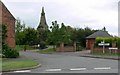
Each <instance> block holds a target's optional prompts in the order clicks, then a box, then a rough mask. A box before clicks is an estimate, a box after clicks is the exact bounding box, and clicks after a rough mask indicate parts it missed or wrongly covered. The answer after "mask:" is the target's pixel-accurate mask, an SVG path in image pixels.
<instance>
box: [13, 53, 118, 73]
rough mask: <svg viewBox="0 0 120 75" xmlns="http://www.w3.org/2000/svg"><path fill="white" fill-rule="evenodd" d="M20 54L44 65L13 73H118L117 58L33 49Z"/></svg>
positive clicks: (22, 57)
mask: <svg viewBox="0 0 120 75" xmlns="http://www.w3.org/2000/svg"><path fill="white" fill-rule="evenodd" d="M83 53H84V52H83ZM85 53H86V52H85ZM20 55H21V57H20V58H18V59H24V58H28V59H33V60H35V61H37V62H39V63H40V64H42V65H41V67H38V68H35V69H30V70H21V71H12V73H13V72H14V73H20V72H30V73H118V61H117V60H108V59H98V58H89V57H81V56H79V55H81V54H79V52H65V53H54V54H39V53H36V52H33V51H26V52H24V51H21V52H20Z"/></svg>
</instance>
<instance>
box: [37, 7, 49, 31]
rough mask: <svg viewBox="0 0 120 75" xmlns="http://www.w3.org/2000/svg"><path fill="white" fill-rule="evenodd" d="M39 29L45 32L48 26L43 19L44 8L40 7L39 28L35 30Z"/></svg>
mask: <svg viewBox="0 0 120 75" xmlns="http://www.w3.org/2000/svg"><path fill="white" fill-rule="evenodd" d="M37 29H38V30H39V29H43V30H47V29H48V25H47V22H46V18H45V12H44V7H42V12H41V17H40V23H39V26H38V28H37Z"/></svg>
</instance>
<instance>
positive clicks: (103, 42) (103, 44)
mask: <svg viewBox="0 0 120 75" xmlns="http://www.w3.org/2000/svg"><path fill="white" fill-rule="evenodd" d="M98 45H99V46H103V53H105V46H109V45H110V43H105V41H104V40H103V41H101V43H98Z"/></svg>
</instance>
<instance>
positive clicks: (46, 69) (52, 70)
mask: <svg viewBox="0 0 120 75" xmlns="http://www.w3.org/2000/svg"><path fill="white" fill-rule="evenodd" d="M61 70H62V69H46V70H45V71H61Z"/></svg>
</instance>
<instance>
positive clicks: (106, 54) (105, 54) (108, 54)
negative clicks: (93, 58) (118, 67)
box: [92, 53, 120, 56]
mask: <svg viewBox="0 0 120 75" xmlns="http://www.w3.org/2000/svg"><path fill="white" fill-rule="evenodd" d="M92 54H93V55H100V56H120V54H110V53H92Z"/></svg>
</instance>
